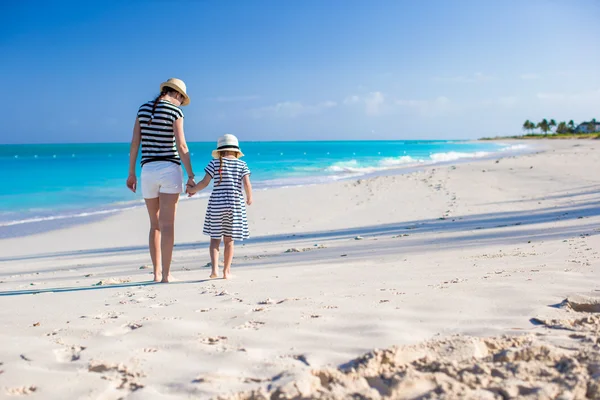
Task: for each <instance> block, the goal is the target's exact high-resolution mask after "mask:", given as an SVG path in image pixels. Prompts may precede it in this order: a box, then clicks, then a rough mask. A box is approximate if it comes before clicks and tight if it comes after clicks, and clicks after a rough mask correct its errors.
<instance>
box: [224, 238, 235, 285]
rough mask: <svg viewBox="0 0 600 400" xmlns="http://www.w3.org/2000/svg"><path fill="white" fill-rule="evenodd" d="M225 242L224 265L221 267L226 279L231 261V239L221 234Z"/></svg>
mask: <svg viewBox="0 0 600 400" xmlns="http://www.w3.org/2000/svg"><path fill="white" fill-rule="evenodd" d="M223 242H224V243H225V267H224V268H223V278H224V279H228V278H229V276H230V275H231V262H232V261H233V239H232V238H230V237H228V236H223Z"/></svg>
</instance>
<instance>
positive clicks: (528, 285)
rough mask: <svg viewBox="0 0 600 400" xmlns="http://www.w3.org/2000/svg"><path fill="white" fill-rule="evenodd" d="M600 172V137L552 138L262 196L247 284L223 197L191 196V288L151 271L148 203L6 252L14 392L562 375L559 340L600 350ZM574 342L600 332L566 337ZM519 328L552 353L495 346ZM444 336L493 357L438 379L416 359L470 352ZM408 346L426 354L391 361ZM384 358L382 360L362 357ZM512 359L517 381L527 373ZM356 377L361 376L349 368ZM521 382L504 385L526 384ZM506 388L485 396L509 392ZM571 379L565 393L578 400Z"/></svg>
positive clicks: (253, 210) (153, 394)
mask: <svg viewBox="0 0 600 400" xmlns="http://www.w3.org/2000/svg"><path fill="white" fill-rule="evenodd" d="M598 161H600V145H599V144H598V142H593V141H580V142H570V143H567V142H549V143H547V144H545V145H544V149H543V150H541V151H539V152H535V153H529V154H523V155H519V156H510V157H504V158H501V159H499V160H498V158H497V157H495V158H492V159H487V160H476V161H466V162H464V163H460V164H456V165H454V166H450V165H449V166H437V165H436V166H430V167H426V168H424V169H422V170H419V171H415V172H411V173H409V174H401V175H391V176H378V177H373V178H368V179H362V178H361V179H352V180H348V181H344V182H335V183H331V184H327V185H314V186H310V187H290V188H281V189H277V190H266V191H257V192H256V193H255V198H254V200H255V201H254V204H253V205H252V206H251V207H249V210H248V217H249V222H250V228H251V235H252V236H251V239H250V240H249V241H247V242H246V241H244V242H240V243H237V244H236V254H235V258H234V265H233V269H232V272H233V274H234V275H235V277H234V279H232V280H231V281H223V280H207V279H206V278H207V276H208V274H209V269H207V268H206V267H205V264H206V263H207V261H208V251H207V249H206V245H207V243H208V239H207V238H206V237H204V236H203V235H202V234H201V227H202V221H203V216H204V207H205V203H206V199H199V200H197V201H193V202H192V201H186V202H182V203H181V204H180V209H179V211H178V220H177V225H176V244H177V245H176V247H175V252H174V259H173V260H174V261H173V274H174V275H175V277H177V278H178V279H180V282H177V283H174V284H168V285H164V284H163V285H160V284H158V285H157V284H151V283H149V282H148V281H149V280H150V279H151V275H150V274H149V273H148V271H149V270H148V269H147V268H142V269H140V268H141V267H146V266H147V265H148V262H149V256H148V254H147V245H146V240H147V216H146V213H145V210H144V209H139V208H138V209H133V210H128V211H127V212H124V213H122V214H120V215H113V216H110V217H108V218H106V219H103V220H102V221H100V222H94V223H91V224H88V225H85V226H75V227H69V228H67V229H63V230H60V231H54V232H51V233H44V234H41V235H35V236H26V237H21V238H15V239H5V240H0V254H2V256H1V257H0V268H1V269H0V271H2V272H1V273H0V282H1V283H0V298H1V299H2V301H3V302H4V304H3V305H4V307H3V308H2V311H0V317H1V318H2V320H3V321H5V322H4V325H3V329H2V330H0V339H1V341H0V343H2V344H1V345H0V354H3V356H2V359H0V362H2V363H3V365H2V369H3V370H4V373H3V374H2V375H0V379H2V380H3V382H2V384H1V385H0V386H3V387H0V390H13V389H14V390H16V389H19V388H30V387H32V386H33V387H35V388H36V390H35V392H32V393H31V394H30V397H31V398H40V399H41V398H43V399H59V398H64V397H65V394H67V397H70V398H98V397H102V398H105V399H117V398H120V397H127V396H131V398H144V399H155V398H156V399H164V398H169V399H179V398H189V397H194V396H196V397H202V398H217V397H219V396H221V398H233V399H245V398H251V397H248V396H247V395H248V393H252V391H257V392H255V394H256V393H259V392H258V391H263V392H265V393H271V392H273V391H275V390H277V389H281V391H282V392H285V393H289V394H291V393H292V392H291V391H290V390H294V389H293V388H294V387H295V388H297V389H298V388H299V389H298V390H301V391H303V393H305V394H307V396H308V397H310V398H318V396H321V395H322V396H324V395H326V394H327V393H328V392H327V390H329V389H328V388H327V387H325V386H323V385H321V383H317V382H316V381H314V380H313V379H312V378H311V377H315V376H317V377H323V379H320V380H319V382H327V381H330V382H332V386H330V388H331V387H335V385H336V384H339V385H340V386H339V387H340V390H342V389H341V387H343V390H344V391H342V392H340V393H338V395H339V397H338V398H344V395H348V394H350V393H363V394H369V395H372V396H373V397H372V398H377V397H375V396H376V395H375V394H374V392H372V390H376V389H374V388H373V387H372V386H370V385H369V384H368V382H375V381H374V380H373V379H375V378H376V377H377V376H382V375H381V374H382V373H384V372H385V373H387V374H391V375H389V376H390V377H391V376H392V375H393V374H394V373H395V372H394V371H397V370H398V369H396V367H398V368H399V370H406V368H408V370H410V371H411V372H410V373H411V374H413V375H410V376H413V377H415V382H420V385H421V386H419V387H421V388H425V389H427V388H429V389H428V390H430V389H431V385H432V384H435V382H438V383H439V382H449V383H448V384H450V383H451V382H455V381H456V376H458V375H454V372H452V371H455V370H456V371H458V370H463V369H464V370H473V371H474V370H475V369H476V368H478V367H477V366H479V367H481V369H482V370H485V368H488V369H489V368H491V367H490V365H489V364H488V361H487V360H488V358H489V357H493V356H494V355H495V354H500V353H502V352H504V353H503V354H533V355H534V356H532V357H533V358H535V357H537V356H538V355H539V356H540V357H539V359H540V360H541V361H540V362H542V364H543V363H544V362H546V361H547V365H546V364H545V365H546V366H545V368H553V367H552V365H557V361H556V360H557V359H556V358H555V356H556V357H558V356H559V355H562V353H561V352H560V351H562V350H560V351H559V350H556V349H555V347H560V346H563V345H565V344H566V345H568V346H570V347H571V348H573V349H576V351H577V349H581V350H582V351H587V352H590V351H596V352H597V345H596V347H593V346H592V345H591V344H590V343H591V342H586V340H587V339H590V340H592V339H593V340H596V339H597V335H598V334H597V332H598V330H597V329H598V326H599V325H598V324H597V323H596V322H595V321H596V320H597V317H596V316H595V315H592V314H589V313H587V312H585V311H577V310H574V309H570V308H569V307H559V306H557V305H559V304H561V302H562V301H563V300H564V299H565V298H571V299H573V297H571V295H572V294H574V293H586V294H587V295H595V296H598V293H600V292H597V290H598V289H600V287H599V285H598V281H597V277H598V268H599V267H600V254H598V251H597V250H595V249H598V248H600V230H599V228H598V226H600V208H599V207H598V206H597V204H598V202H597V201H598V196H599V195H598V193H600V190H599V189H600V177H597V174H594V173H593V171H595V166H597V163H598ZM32 293H39V294H36V295H32ZM571 308H572V307H571ZM532 318H538V319H539V320H543V321H552V320H556V321H559V322H557V323H556V324H555V325H557V326H558V325H559V323H564V321H566V320H571V319H578V318H586V320H589V321H591V322H590V323H589V324H587V325H586V326H587V328H590V327H591V328H592V330H591V331H588V330H584V328H581V329H582V330H581V331H580V327H576V328H573V329H575V331H564V330H561V331H557V330H556V329H551V328H549V327H547V326H545V325H543V324H537V323H536V324H533V323H532V320H531V319H532ZM560 321H563V322H560ZM548 324H549V325H551V324H550V322H548ZM587 328H585V329H587ZM594 329H596V330H594ZM573 332H575V333H576V334H577V335H580V337H579V338H569V337H565V336H564V335H563V336H561V337H559V336H558V334H557V333H566V334H567V335H568V334H570V333H573ZM503 334H508V335H511V336H510V337H514V336H515V335H518V336H522V335H523V334H530V335H534V336H535V337H536V338H537V339H536V340H537V341H535V342H534V341H533V340H529V339H519V340H516V339H515V340H514V341H510V340H509V341H508V342H503V341H500V339H486V338H491V337H497V336H499V335H503ZM454 335H461V336H460V337H462V336H463V335H467V336H471V337H475V338H481V339H473V340H471V339H469V340H466V341H465V340H463V339H456V338H455V336H454ZM586 338H587V339H586ZM595 338H596V339H595ZM438 339H440V340H441V341H440V340H438ZM432 340H433V341H432ZM494 340H497V341H496V342H494ZM565 341H566V342H565ZM484 342H485V343H496V346H497V347H496V349H495V350H494V349H492V348H491V347H486V346H487V344H486V345H485V346H484V345H483V344H482V343H484ZM443 343H446V344H447V345H448V346H451V347H454V348H455V349H457V350H460V349H465V346H467V347H466V350H468V351H466V350H465V352H463V353H461V352H460V351H458V352H459V353H461V354H463V355H466V356H467V358H469V360H471V358H470V356H469V355H470V354H471V355H473V356H475V357H476V359H477V360H479V361H477V360H476V361H469V360H465V359H457V361H456V362H457V364H449V365H447V366H446V367H447V368H454V370H452V369H447V370H444V371H445V372H444V374H445V375H447V377H444V378H443V380H440V381H436V380H435V379H438V378H439V379H442V378H441V375H436V377H437V378H435V379H434V377H433V376H432V375H428V374H429V372H430V371H429V370H428V369H427V368H434V366H435V365H439V364H436V361H439V362H441V361H440V360H439V359H437V360H436V359H435V358H433V359H431V360H430V361H427V360H425V361H420V363H421V364H419V362H417V364H415V360H414V359H411V358H410V357H407V354H408V353H407V351H408V352H410V354H430V355H435V354H450V355H452V357H454V356H455V355H456V353H444V352H443V351H442V350H443V349H444V348H445V347H444V345H443ZM465 343H466V344H465ZM395 345H398V346H409V347H402V350H401V351H399V352H394V351H391V350H390V351H387V352H386V351H373V348H384V349H385V348H390V347H391V346H395ZM551 345H552V346H555V347H552V351H550V352H547V353H544V354H543V355H540V353H538V352H537V350H535V349H536V348H538V349H539V348H540V346H546V347H547V348H550V346H551ZM588 345H590V346H592V347H586V346H588ZM410 346H412V347H410ZM536 346H537V347H536ZM469 349H471V350H469ZM473 349H479V350H478V351H479V353H477V354H474V353H473V352H472V350H473ZM415 350H416V352H415ZM484 350H485V351H484ZM469 351H471V353H469ZM528 351H530V353H527V352H528ZM432 352H433V353H432ZM364 354H369V355H368V356H367V357H366V358H364V359H361V360H363V361H364V360H373V362H374V364H368V365H367V364H364V362H363V361H360V360H359V361H357V362H350V363H349V361H350V360H355V359H356V358H357V357H361V356H362V355H364ZM384 355H385V357H384ZM480 356H481V358H477V357H480ZM546 356H548V358H547V359H546V358H543V357H546ZM571 356H572V357H574V358H573V359H576V360H578V359H577V358H576V357H575V356H573V355H572V354H570V355H569V357H571ZM386 357H387V358H388V359H393V360H397V361H394V365H392V366H390V367H389V368H388V369H386V370H385V371H384V370H383V369H381V368H384V364H381V365H379V364H378V363H377V360H382V359H384V358H386ZM449 357H450V356H449ZM452 357H450V358H452ZM486 357H487V358H486ZM515 357H517V358H514V359H513V361H515V362H517V361H518V362H522V363H528V362H530V361H527V360H526V359H524V358H518V357H521V356H515ZM544 360H545V361H544ZM442 361H443V360H442ZM497 362H498V363H501V364H500V366H497V365H496V366H495V367H496V368H499V371H505V372H506V370H505V369H504V368H505V367H507V366H508V364H506V363H509V362H510V361H497ZM577 362H580V363H583V360H580V361H577ZM165 365H168V366H169V368H164V366H165ZM344 365H346V366H355V367H356V368H355V370H354V372H351V373H350V372H347V370H345V369H344V368H342V370H339V371H338V372H335V371H336V368H337V367H340V366H344ZM385 365H388V364H385ZM444 365H446V364H444ZM522 365H523V368H524V369H526V368H528V366H529V365H533V366H535V367H536V368H537V367H539V365H537V364H535V365H534V364H522ZM367 367H368V368H367ZM392 367H393V368H392ZM385 368H387V367H385ZM469 368H470V369H469ZM532 371H533V370H532ZM505 372H502V373H503V374H505V375H506V376H507V378H506V379H504V378H501V377H499V376H496V377H495V378H497V379H499V380H498V382H496V384H497V385H498V386H506V387H508V388H509V389H507V390H512V389H510V388H511V387H512V386H511V385H513V384H515V385H516V384H517V383H515V381H514V380H512V381H511V378H510V377H509V374H508V373H505ZM347 373H348V374H349V375H348V376H347V377H345V376H342V375H345V374H347ZM340 374H341V375H340ZM417 375H418V376H417ZM580 375H581V376H582V379H583V378H585V379H587V378H586V377H585V374H584V373H583V372H581V374H580ZM482 376H487V374H485V373H482ZM552 376H553V375H552ZM274 377H279V378H278V379H274ZM347 378H348V379H351V380H352V381H353V382H356V383H357V385H358V384H360V385H362V386H351V385H349V384H348V382H349V381H348V380H347ZM417 378H418V379H417ZM517 378H518V379H521V380H526V379H527V375H525V376H519V377H515V379H517ZM531 378H532V380H531V382H537V381H536V379H537V380H539V379H538V378H539V377H537V376H536V375H535V374H533V372H532V374H531ZM534 378H535V379H534ZM540 379H541V378H540ZM399 382H400V383H401V380H400V381H399ZM490 382H491V383H490V385H491V384H492V383H494V382H492V381H490ZM519 382H520V381H519ZM528 382H529V381H528ZM531 382H529V383H527V384H522V386H523V387H525V388H530V386H531V385H530V383H531ZM460 383H461V385H462V384H465V382H460ZM542 383H544V382H542ZM542 383H540V385H541V386H544V385H545V383H544V385H542ZM585 383H586V384H588V383H589V382H588V381H585ZM365 384H366V385H367V386H364V385H365ZM518 384H521V383H518ZM286 385H287V386H286ZM386 385H388V384H387V383H386ZM453 385H454V386H456V387H459V386H460V385H458V383H456V382H455V383H453ZM490 385H487V386H486V385H480V386H481V387H475V386H474V387H473V388H471V387H469V390H479V392H475V393H476V395H473V396H477V395H478V394H481V393H487V392H489V393H488V394H491V395H495V394H496V395H497V396H499V394H498V393H497V392H494V390H495V389H493V385H492V386H490ZM557 385H558V386H552V385H550V386H551V387H550V389H548V388H547V390H559V391H560V390H563V391H567V389H565V387H566V386H565V387H563V386H561V385H562V384H557ZM467 386H468V385H467ZM484 386H485V387H484ZM513 386H514V385H513ZM541 386H540V387H541ZM269 387H270V389H268V388H269ZM377 387H379V388H382V389H385V387H387V386H385V387H384V386H379V385H378V386H377ZM460 387H461V388H463V389H464V390H465V391H466V389H465V388H464V387H462V386H460ZM544 387H546V386H544ZM446 388H447V386H446ZM388 389H389V388H388ZM388 389H385V390H388ZM392 389H393V388H392ZM392 389H390V390H392ZM347 390H352V391H347ZM385 390H384V392H385ZM394 390H395V389H394ZM431 390H432V389H431ZM518 390H520V389H518ZM540 390H541V389H540ZM544 390H546V389H544ZM571 392H572V393H578V392H576V391H573V390H571ZM378 393H379V395H381V393H383V392H381V393H380V392H378ZM464 393H467V392H464ZM494 393H495V394H494ZM511 393H512V392H511ZM524 393H525V392H524ZM528 393H529V392H528ZM531 393H534V394H535V393H540V392H535V391H533V389H532V391H531ZM552 393H554V392H552ZM271 394H272V393H271ZM446 395H447V396H454V397H455V398H456V397H460V394H457V393H456V392H446ZM519 395H520V392H518V391H517V396H519ZM244 396H246V397H244ZM522 397H524V398H526V397H525V395H523V396H522ZM255 398H256V397H255ZM258 398H260V397H258ZM367 398H369V397H367ZM434 398H435V397H434ZM474 398H485V397H481V396H480V397H474ZM488 398H494V399H495V398H498V397H488Z"/></svg>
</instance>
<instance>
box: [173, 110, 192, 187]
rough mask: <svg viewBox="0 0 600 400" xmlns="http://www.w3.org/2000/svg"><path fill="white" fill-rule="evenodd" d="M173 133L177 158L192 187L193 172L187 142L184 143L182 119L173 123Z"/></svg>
mask: <svg viewBox="0 0 600 400" xmlns="http://www.w3.org/2000/svg"><path fill="white" fill-rule="evenodd" d="M173 133H174V134H175V142H176V143H177V152H178V153H179V158H181V162H182V163H183V166H184V168H185V172H187V175H188V182H187V183H188V184H192V185H194V184H195V182H194V171H193V170H192V160H191V159H190V150H189V149H188V146H187V142H186V141H185V134H184V133H183V118H179V119H178V120H176V121H175V122H173Z"/></svg>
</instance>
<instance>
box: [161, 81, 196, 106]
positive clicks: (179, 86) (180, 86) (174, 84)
mask: <svg viewBox="0 0 600 400" xmlns="http://www.w3.org/2000/svg"><path fill="white" fill-rule="evenodd" d="M164 87H169V88H171V89H175V90H177V91H178V92H179V93H181V94H182V95H183V97H185V99H183V103H181V105H182V106H187V105H188V104H190V96H188V95H187V93H186V87H185V83H183V81H182V80H181V79H177V78H169V79H167V81H166V82H163V83H161V84H160V91H161V92H162V90H163V88H164Z"/></svg>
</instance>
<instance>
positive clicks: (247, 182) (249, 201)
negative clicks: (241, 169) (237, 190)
mask: <svg viewBox="0 0 600 400" xmlns="http://www.w3.org/2000/svg"><path fill="white" fill-rule="evenodd" d="M243 182H244V190H245V191H246V204H248V205H252V185H251V184H250V175H246V176H244V179H243Z"/></svg>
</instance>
